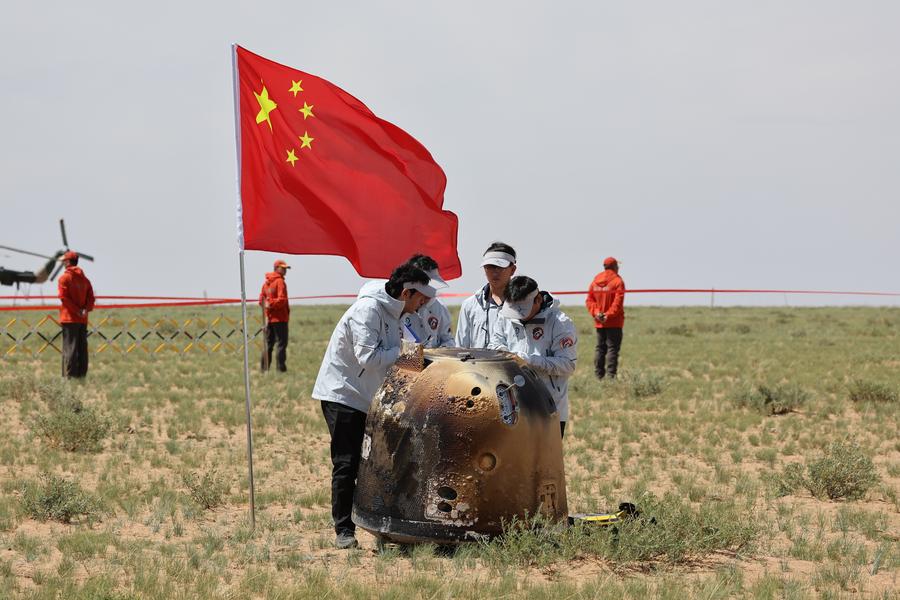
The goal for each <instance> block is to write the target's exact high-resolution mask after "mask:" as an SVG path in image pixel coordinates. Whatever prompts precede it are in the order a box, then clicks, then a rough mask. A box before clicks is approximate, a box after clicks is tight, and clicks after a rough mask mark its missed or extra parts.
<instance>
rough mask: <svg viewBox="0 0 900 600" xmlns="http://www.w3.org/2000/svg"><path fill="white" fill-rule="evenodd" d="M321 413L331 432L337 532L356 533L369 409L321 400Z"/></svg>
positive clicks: (332, 502) (333, 505) (333, 514)
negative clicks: (353, 517) (357, 496)
mask: <svg viewBox="0 0 900 600" xmlns="http://www.w3.org/2000/svg"><path fill="white" fill-rule="evenodd" d="M322 414H323V415H325V422H326V423H328V432H329V433H330V434H331V518H332V519H333V520H334V531H335V533H338V534H340V533H349V534H353V533H354V532H355V531H356V525H354V523H353V521H352V520H351V518H350V515H351V512H352V511H353V492H354V491H356V474H357V472H358V471H359V460H360V454H361V453H362V440H363V433H364V432H365V429H366V413H364V412H362V411H358V410H355V409H353V408H350V407H349V406H344V405H343V404H338V403H337V402H324V401H323V402H322Z"/></svg>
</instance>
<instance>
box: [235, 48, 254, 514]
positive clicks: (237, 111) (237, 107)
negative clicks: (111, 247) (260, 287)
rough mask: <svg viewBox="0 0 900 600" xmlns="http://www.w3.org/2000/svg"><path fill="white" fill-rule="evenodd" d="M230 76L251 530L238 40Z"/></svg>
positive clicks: (250, 469)
mask: <svg viewBox="0 0 900 600" xmlns="http://www.w3.org/2000/svg"><path fill="white" fill-rule="evenodd" d="M231 80H232V82H233V84H234V141H235V150H236V153H235V155H236V157H237V180H236V181H237V224H238V248H240V252H239V255H240V263H241V328H242V329H243V331H244V399H245V402H244V406H245V412H246V419H247V473H248V480H249V483H250V530H251V531H255V530H256V493H255V488H254V485H253V425H252V423H253V422H252V420H251V417H250V348H249V344H250V342H249V340H248V338H247V285H246V283H245V281H246V279H245V277H244V220H243V214H242V211H243V207H242V205H241V120H240V114H241V110H240V106H241V104H240V102H241V98H240V94H239V92H238V89H239V83H240V82H239V81H238V68H237V44H232V45H231Z"/></svg>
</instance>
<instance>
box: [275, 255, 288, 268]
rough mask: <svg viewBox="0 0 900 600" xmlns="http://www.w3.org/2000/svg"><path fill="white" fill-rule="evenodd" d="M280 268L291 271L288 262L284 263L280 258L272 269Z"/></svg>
mask: <svg viewBox="0 0 900 600" xmlns="http://www.w3.org/2000/svg"><path fill="white" fill-rule="evenodd" d="M278 267H284V268H285V269H290V268H291V267H290V265H288V264H287V263H286V262H284V261H283V260H281V259H280V258H279V259H278V260H276V261H275V266H274V267H272V268H273V269H277V268H278Z"/></svg>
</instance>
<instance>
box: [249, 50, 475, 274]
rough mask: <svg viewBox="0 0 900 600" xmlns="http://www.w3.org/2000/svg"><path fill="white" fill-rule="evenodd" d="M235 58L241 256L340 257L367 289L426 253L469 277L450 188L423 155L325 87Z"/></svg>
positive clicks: (262, 62) (398, 132) (259, 61)
mask: <svg viewBox="0 0 900 600" xmlns="http://www.w3.org/2000/svg"><path fill="white" fill-rule="evenodd" d="M235 52H236V62H237V66H236V68H237V78H238V84H237V85H238V89H237V94H238V99H237V101H238V102H239V106H240V113H239V127H240V142H239V144H240V160H241V164H240V171H241V215H240V219H239V221H240V224H241V226H242V235H243V246H242V247H243V248H246V249H248V250H269V251H272V252H283V253H288V254H332V255H338V256H345V257H347V259H348V260H349V261H350V262H351V263H353V266H354V267H355V268H356V271H357V272H358V273H359V274H360V275H362V276H363V277H387V276H389V275H390V272H391V270H392V269H393V268H394V267H396V266H397V265H399V264H400V263H402V262H404V261H405V260H406V259H408V258H409V257H410V256H411V255H412V254H415V253H419V252H420V253H422V254H427V255H428V256H431V257H432V258H434V260H436V261H437V263H438V264H439V265H440V271H441V275H442V276H443V277H444V278H445V279H451V278H455V277H459V276H460V275H461V274H462V268H461V266H460V263H459V256H457V252H456V233H457V228H458V221H457V218H456V215H455V214H453V213H452V212H450V211H446V210H443V209H442V207H443V204H444V188H445V187H446V185H447V178H446V176H445V175H444V171H443V170H442V169H441V168H440V167H439V166H438V165H437V163H435V162H434V159H433V158H432V157H431V154H430V153H429V152H428V150H426V149H425V147H424V146H422V145H421V144H420V143H419V142H417V141H416V140H415V139H413V137H412V136H410V135H409V134H408V133H406V132H405V131H403V130H402V129H400V128H399V127H396V126H395V125H392V124H391V123H388V122H387V121H384V120H382V119H379V118H378V117H376V116H375V115H374V114H372V111H370V110H369V109H368V108H366V106H365V105H364V104H363V103H362V102H360V101H359V100H357V99H356V98H354V97H353V96H351V95H350V94H348V93H347V92H345V91H344V90H342V89H340V88H339V87H337V86H335V85H333V84H331V83H329V82H328V81H325V80H324V79H321V78H319V77H316V76H314V75H310V74H309V73H304V72H303V71H298V70H296V69H291V68H290V67H286V66H284V65H280V64H278V63H276V62H272V61H270V60H268V59H265V58H263V57H261V56H258V55H256V54H253V53H252V52H249V51H247V50H245V49H244V48H241V47H240V46H235Z"/></svg>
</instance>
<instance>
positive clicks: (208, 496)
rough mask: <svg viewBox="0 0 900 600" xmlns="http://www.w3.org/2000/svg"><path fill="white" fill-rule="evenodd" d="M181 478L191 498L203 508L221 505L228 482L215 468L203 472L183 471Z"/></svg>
mask: <svg viewBox="0 0 900 600" xmlns="http://www.w3.org/2000/svg"><path fill="white" fill-rule="evenodd" d="M181 480H182V482H183V483H184V485H185V486H186V487H187V488H188V493H189V494H190V496H191V499H192V500H193V501H194V502H196V503H197V504H199V505H200V506H201V507H203V508H205V509H210V508H215V507H217V506H221V505H222V501H223V498H224V497H225V494H226V492H228V484H227V483H226V482H225V479H224V477H222V476H221V475H219V473H218V472H217V471H216V470H215V469H211V470H209V471H205V472H203V473H184V474H183V475H182V476H181Z"/></svg>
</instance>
